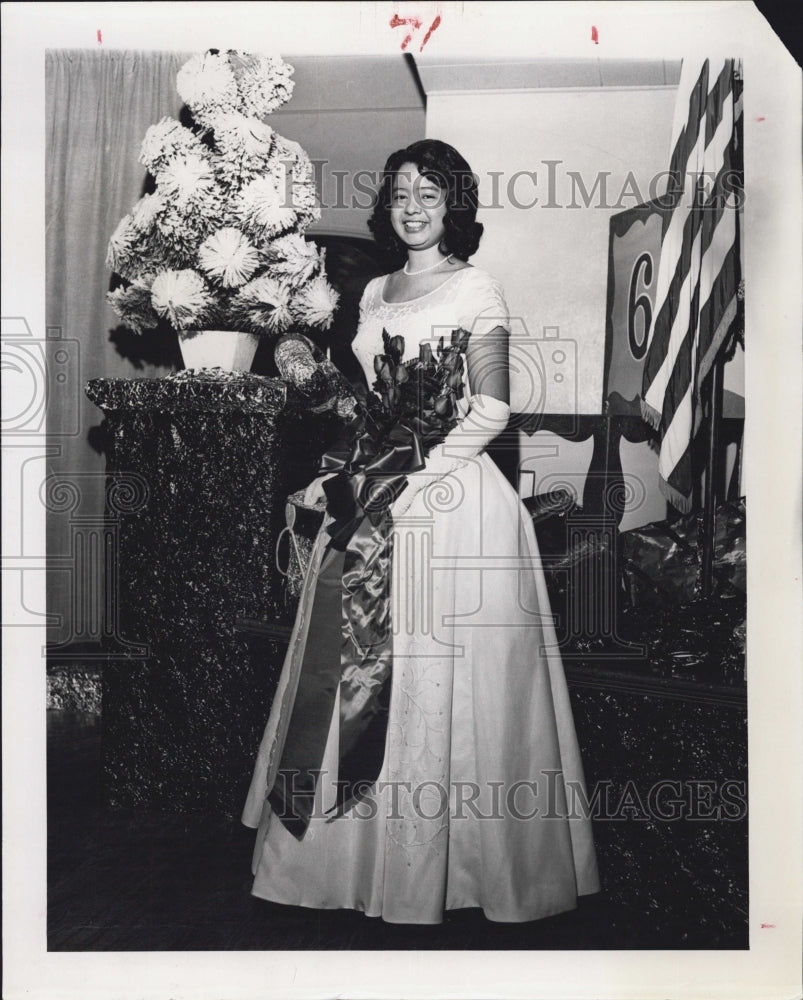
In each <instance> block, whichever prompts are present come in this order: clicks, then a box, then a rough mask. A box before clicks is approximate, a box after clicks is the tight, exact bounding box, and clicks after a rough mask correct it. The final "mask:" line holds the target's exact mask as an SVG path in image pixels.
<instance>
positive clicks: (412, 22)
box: [390, 14, 441, 52]
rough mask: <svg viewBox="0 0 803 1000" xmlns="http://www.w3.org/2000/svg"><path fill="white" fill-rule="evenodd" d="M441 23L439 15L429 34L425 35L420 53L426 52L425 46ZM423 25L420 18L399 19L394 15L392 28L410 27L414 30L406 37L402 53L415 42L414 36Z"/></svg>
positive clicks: (429, 29) (428, 31) (402, 44)
mask: <svg viewBox="0 0 803 1000" xmlns="http://www.w3.org/2000/svg"><path fill="white" fill-rule="evenodd" d="M440 23H441V16H440V14H438V16H437V17H436V18H435V20H434V21H433V22H432V24H431V25H430V26H429V28H428V30H427V33H426V34H425V35H424V41H423V42H422V43H421V48H420V49H419V50H418V51H419V52H423V51H424V46H425V45H426V44H427V42H428V41H429V40H430V38H431V37H432V32H433V31H435V29H436V28H437V27H438V25H439V24H440ZM422 24H423V22H422V21H421V18H420V17H399V15H398V14H394V15H393V17H392V18H391V19H390V26H391V28H402V27H404V26H405V25H409V27H411V28H412V29H413V30H412V31H411V32H410V33H409V34H408V35H405V37H404V41H403V42H402V43H401V47H402V52H404V50H405V49H406V48H407V46H408V45H409V44H410V42H411V41H412V40H413V35H414V34H415V32H416V31H420V30H421V26H422Z"/></svg>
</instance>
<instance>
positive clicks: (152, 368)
mask: <svg viewBox="0 0 803 1000" xmlns="http://www.w3.org/2000/svg"><path fill="white" fill-rule="evenodd" d="M189 55H190V53H176V52H93V51H89V50H87V51H83V50H58V51H49V52H47V53H46V60H45V70H46V129H47V133H46V203H45V211H46V223H47V238H46V258H47V259H46V283H47V326H48V340H49V342H48V366H49V372H50V379H51V383H50V387H51V390H52V391H51V392H50V393H49V399H48V414H47V420H48V424H47V428H48V435H49V443H50V446H51V453H50V457H49V459H48V462H49V465H48V474H49V476H51V477H54V478H53V479H52V480H49V483H50V486H51V487H52V490H51V493H52V495H53V496H54V497H56V498H61V499H63V498H64V496H65V495H69V496H70V497H71V499H70V500H69V502H68V503H66V504H65V503H61V502H59V501H58V499H57V500H55V501H51V503H50V504H49V507H50V508H51V509H50V510H49V513H48V532H47V534H48V538H47V552H48V560H49V572H48V590H47V600H48V613H49V615H50V616H56V619H55V620H57V621H58V622H59V623H60V624H58V625H56V624H54V625H52V626H51V628H50V630H49V633H48V637H49V640H50V641H51V642H69V641H71V640H92V639H94V638H95V637H96V635H99V634H100V630H101V628H102V623H101V621H100V620H99V615H100V616H101V617H102V614H103V612H102V608H103V599H102V595H103V593H104V589H103V588H104V586H107V585H106V584H105V583H104V581H103V579H102V566H101V565H100V564H99V563H100V562H102V560H95V562H96V564H95V565H93V566H90V567H84V568H81V566H80V565H79V564H78V562H77V561H76V560H77V556H76V542H75V541H74V537H75V533H76V531H79V532H80V531H81V530H84V529H83V528H82V527H81V525H84V526H85V525H87V524H89V523H90V522H91V520H93V519H94V520H97V519H99V518H101V517H102V515H103V505H104V467H105V463H104V458H103V455H102V453H101V451H100V447H101V444H100V439H101V436H102V435H101V430H100V424H101V414H100V411H99V410H97V409H96V408H95V407H94V406H93V405H92V404H91V403H90V402H89V401H88V400H87V399H86V397H85V395H84V390H83V387H84V384H85V383H86V380H87V379H90V378H96V377H99V376H110V377H114V376H120V377H125V378H135V377H142V376H157V375H164V374H166V373H167V372H168V371H170V370H172V368H173V367H174V366H175V365H176V353H175V352H176V350H177V345H176V344H175V342H174V340H173V339H170V340H169V342H167V341H168V339H167V338H162V339H161V340H160V338H157V337H153V338H148V339H143V338H137V337H134V336H133V335H130V334H125V332H123V331H121V330H120V329H118V323H119V321H118V319H117V317H116V315H115V314H114V313H113V311H112V310H111V308H110V307H109V306H108V305H107V303H106V300H105V294H106V292H107V291H108V290H109V287H110V280H111V274H110V273H109V271H107V269H106V267H105V263H104V260H105V256H106V245H107V243H108V240H109V236H110V235H111V233H112V232H113V230H114V228H115V226H116V225H117V223H118V222H119V220H120V219H121V218H122V216H123V215H125V214H126V212H128V211H129V210H130V208H131V206H132V205H133V204H134V203H135V202H136V201H137V199H138V198H139V197H140V195H141V194H142V193H143V191H144V189H145V188H144V185H145V183H146V171H145V168H144V167H143V166H141V164H139V163H138V160H137V158H138V155H139V148H140V145H141V143H142V139H143V137H144V135H145V132H146V130H147V128H148V127H149V126H150V125H152V124H154V123H155V122H158V121H159V119H160V118H162V117H164V116H165V115H171V116H173V117H179V116H180V113H181V107H182V103H181V100H180V98H179V96H178V93H177V91H176V85H175V81H176V73H177V71H178V70H179V68H180V67H181V66H182V64H183V63H184V62H186V60H187V58H189ZM60 481H66V482H67V483H68V484H72V485H71V486H70V487H68V490H67V491H66V492H65V491H64V490H62V491H61V492H60V493H59V492H57V491H56V490H55V487H56V485H57V483H58V482H60ZM65 507H67V508H69V509H64V508H65ZM53 508H59V509H53ZM79 519H80V523H79ZM87 519H88V520H87ZM79 547H80V546H79ZM53 620H54V619H53V618H52V617H51V621H53ZM77 623H80V624H77Z"/></svg>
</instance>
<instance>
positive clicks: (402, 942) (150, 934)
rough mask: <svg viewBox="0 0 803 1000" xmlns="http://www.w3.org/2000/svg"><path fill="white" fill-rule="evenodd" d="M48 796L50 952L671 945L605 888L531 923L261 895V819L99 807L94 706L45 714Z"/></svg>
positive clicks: (651, 922)
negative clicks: (413, 917)
mask: <svg viewBox="0 0 803 1000" xmlns="http://www.w3.org/2000/svg"><path fill="white" fill-rule="evenodd" d="M48 794H49V801H48V949H49V950H50V951H205V950H215V951H219V950H237V951H248V950H273V949H299V950H300V949H313V950H324V949H355V950H379V949H381V950H401V949H416V950H424V949H446V950H460V949H471V950H482V949H488V950H503V949H528V950H539V949H546V950H578V949H623V948H629V949H633V948H655V947H664V948H666V947H673V945H672V943H671V942H670V941H667V939H666V935H665V934H664V933H659V931H660V929H659V928H657V927H656V926H655V921H654V919H648V914H647V913H642V912H637V911H630V910H626V909H624V908H623V907H621V906H618V907H617V906H614V905H612V904H611V903H610V902H609V901H608V900H607V899H606V897H605V894H604V892H603V893H600V894H598V895H596V896H593V897H587V898H585V899H583V900H581V905H580V906H579V907H578V909H577V910H575V911H572V912H571V913H567V914H562V915H560V916H558V917H552V918H549V919H546V920H540V921H534V922H532V923H528V924H495V923H492V922H490V921H487V920H486V919H485V918H484V917H483V915H482V913H481V912H480V911H479V910H463V911H457V912H454V913H449V914H447V916H446V919H445V921H444V923H443V924H442V925H440V926H434V927H433V926H425V927H413V926H399V925H391V924H385V923H383V922H382V921H381V920H377V919H373V918H369V917H365V916H364V915H363V914H361V913H355V912H351V911H345V910H338V911H318V910H306V909H302V908H297V907H290V906H279V905H276V904H271V903H266V902H264V901H262V900H258V899H255V898H254V897H252V896H251V895H250V886H251V875H250V870H249V866H250V858H251V851H252V847H253V837H254V833H253V831H252V830H249V829H246V828H245V827H242V826H241V825H240V824H239V823H237V822H235V821H226V820H223V819H219V818H210V817H207V816H198V815H195V816H193V815H187V814H181V813H175V814H173V813H164V812H160V813H157V812H142V811H134V810H127V809H108V808H105V807H104V806H103V804H102V802H101V796H100V723H99V720H98V717H97V716H94V715H84V714H78V713H70V712H64V711H50V712H48ZM653 916H654V915H653ZM681 946H682V945H681V944H680V943H678V944H675V945H674V947H681Z"/></svg>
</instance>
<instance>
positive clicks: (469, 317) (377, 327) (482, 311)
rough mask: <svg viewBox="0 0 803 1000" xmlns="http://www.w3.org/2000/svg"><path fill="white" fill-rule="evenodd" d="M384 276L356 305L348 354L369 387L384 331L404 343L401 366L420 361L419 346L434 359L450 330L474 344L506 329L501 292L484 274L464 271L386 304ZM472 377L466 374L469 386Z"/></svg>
mask: <svg viewBox="0 0 803 1000" xmlns="http://www.w3.org/2000/svg"><path fill="white" fill-rule="evenodd" d="M385 281H386V276H385V275H383V276H382V277H379V278H374V279H373V281H370V282H369V283H368V285H367V286H366V289H365V292H364V293H363V296H362V300H361V301H360V323H359V327H358V329H357V336H356V337H355V338H354V340H353V342H352V345H351V347H352V350H353V351H354V355H355V357H356V358H357V360H358V361H359V363H360V366H361V367H362V369H363V372H364V373H365V378H366V380H367V382H368V385H369V386H370V385H373V383H374V380H375V378H376V375H375V374H374V357H375V356H376V355H377V354H381V353H382V349H383V348H382V331H383V330H387V332H388V333H389V334H390V335H391V337H395V336H397V335H401V336H402V337H404V341H405V358H404V360H405V361H408V360H411V359H413V358H417V357H418V348H419V345H420V344H423V343H428V344H430V346H431V347H432V350H433V353H434V350H435V345H436V344H437V342H438V338H439V337H443V338H444V340H445V341H446V343H448V342H449V338H450V336H451V333H452V330H455V329H457V328H458V327H462V329H464V330H468V331H469V332H470V333H471V337H472V339H476V338H477V337H482V336H483V335H484V334H486V333H488V332H489V331H490V330H493V329H494V328H495V327H499V326H501V327H504V328H505V329H509V324H510V320H509V316H508V310H507V306H506V304H505V298H504V294H503V292H502V286H501V285H500V284H499V282H498V281H497V280H496V279H495V278H493V277H491V275H490V274H488V272H487V271H483V270H481V269H480V268H478V267H466V268H463V269H462V270H460V271H456V272H455V273H454V274H452V275H450V277H449V278H447V279H446V281H445V282H444V283H443V284H442V285H439V286H438V287H437V288H436V289H434V290H433V291H431V292H428V293H427V294H425V295H420V296H419V297H418V298H415V299H411V300H410V301H409V302H387V301H386V300H385V298H384V296H383V294H382V293H383V290H384V287H385ZM470 379H471V372H469V381H470Z"/></svg>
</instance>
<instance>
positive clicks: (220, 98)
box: [176, 52, 239, 124]
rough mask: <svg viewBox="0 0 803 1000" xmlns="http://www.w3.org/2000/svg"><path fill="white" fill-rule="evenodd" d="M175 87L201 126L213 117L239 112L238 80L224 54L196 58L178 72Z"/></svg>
mask: <svg viewBox="0 0 803 1000" xmlns="http://www.w3.org/2000/svg"><path fill="white" fill-rule="evenodd" d="M176 88H177V90H178V92H179V94H180V95H181V98H182V100H183V101H184V102H185V104H187V106H188V107H189V109H190V110H191V111H192V113H193V114H194V115H195V117H196V118H197V119H198V121H199V122H201V123H202V124H206V123H207V120H208V118H209V116H210V115H212V114H215V113H220V112H222V111H236V110H237V108H238V106H239V95H238V93H237V80H236V79H235V76H234V73H233V72H232V69H231V66H230V65H229V60H228V58H227V57H226V56H225V55H212V54H211V53H209V52H205V53H203V54H202V55H197V56H193V57H192V59H190V60H189V62H186V63H185V64H184V65H183V66H182V67H181V69H180V70H179V71H178V75H177V76H176Z"/></svg>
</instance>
